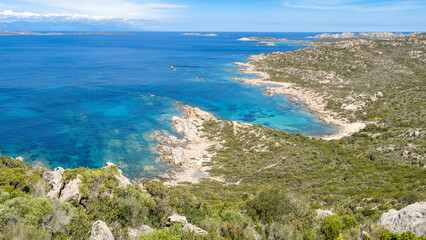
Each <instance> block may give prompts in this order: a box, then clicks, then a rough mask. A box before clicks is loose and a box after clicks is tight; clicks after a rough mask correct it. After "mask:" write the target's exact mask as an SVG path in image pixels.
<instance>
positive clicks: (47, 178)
mask: <svg viewBox="0 0 426 240" xmlns="http://www.w3.org/2000/svg"><path fill="white" fill-rule="evenodd" d="M64 172H65V169H63V168H61V167H57V168H55V170H54V171H49V170H46V171H45V172H44V175H43V180H44V183H45V184H46V185H48V186H50V187H51V188H52V189H51V190H50V191H49V192H48V193H47V196H49V197H55V198H59V196H60V194H61V191H62V189H63V188H64V184H65V182H64V179H63V178H62V175H63V174H64Z"/></svg>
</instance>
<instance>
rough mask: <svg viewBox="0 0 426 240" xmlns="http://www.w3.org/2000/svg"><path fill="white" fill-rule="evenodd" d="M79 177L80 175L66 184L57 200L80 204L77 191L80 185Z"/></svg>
mask: <svg viewBox="0 0 426 240" xmlns="http://www.w3.org/2000/svg"><path fill="white" fill-rule="evenodd" d="M80 177H81V176H80V175H77V178H76V179H74V180H72V181H70V182H69V183H67V185H66V186H65V188H64V189H63V190H62V193H61V197H60V198H59V199H61V200H62V201H68V202H71V201H76V202H80V200H81V193H80V189H79V187H80V184H81V180H80Z"/></svg>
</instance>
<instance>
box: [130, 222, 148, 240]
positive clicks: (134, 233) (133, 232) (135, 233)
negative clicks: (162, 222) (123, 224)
mask: <svg viewBox="0 0 426 240" xmlns="http://www.w3.org/2000/svg"><path fill="white" fill-rule="evenodd" d="M152 231H154V229H152V227H150V226H148V225H142V226H140V227H139V228H129V237H132V238H138V237H140V236H141V235H143V234H147V233H150V232H152Z"/></svg>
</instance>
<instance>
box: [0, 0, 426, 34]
mask: <svg viewBox="0 0 426 240" xmlns="http://www.w3.org/2000/svg"><path fill="white" fill-rule="evenodd" d="M0 30H3V31H4V30H9V31H22V30H30V31H129V30H131V31H192V32H194V31H200V32H201V31H202V32H220V31H242V32H244V31H246V32H346V31H352V32H372V31H392V32H413V31H426V0H401V1H395V0H0Z"/></svg>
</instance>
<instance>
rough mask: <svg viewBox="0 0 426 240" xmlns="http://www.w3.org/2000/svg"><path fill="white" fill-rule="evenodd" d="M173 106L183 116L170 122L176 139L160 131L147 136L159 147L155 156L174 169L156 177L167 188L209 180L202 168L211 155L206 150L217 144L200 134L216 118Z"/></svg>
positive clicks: (206, 167) (202, 112) (205, 113)
mask: <svg viewBox="0 0 426 240" xmlns="http://www.w3.org/2000/svg"><path fill="white" fill-rule="evenodd" d="M177 103H178V104H179V109H180V110H182V112H183V113H184V116H183V117H178V116H174V117H172V118H171V121H172V124H173V128H174V131H175V132H176V133H178V134H179V135H180V136H179V137H177V136H174V135H172V134H168V133H167V132H164V131H155V132H154V133H153V134H151V137H152V138H155V139H156V140H157V142H158V144H159V145H158V147H157V152H158V153H160V155H161V157H162V158H163V159H164V160H165V161H167V162H169V163H171V164H173V165H174V166H175V168H176V170H175V171H171V172H170V173H168V174H163V175H159V176H158V177H159V178H161V179H163V180H167V181H166V182H165V184H166V185H167V186H176V185H178V184H179V183H183V182H190V183H198V182H199V179H200V178H206V177H209V174H208V170H210V167H208V166H204V163H206V162H209V161H210V159H211V157H212V156H213V155H212V154H211V153H209V152H208V151H207V149H208V148H210V147H211V146H213V145H216V144H218V143H216V142H213V141H211V140H209V139H208V138H207V137H205V136H204V135H205V134H204V132H203V123H204V122H205V121H211V120H216V118H215V117H214V116H213V115H212V114H211V113H208V112H205V111H203V110H201V109H199V108H193V107H190V106H188V105H182V104H180V103H179V102H177Z"/></svg>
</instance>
